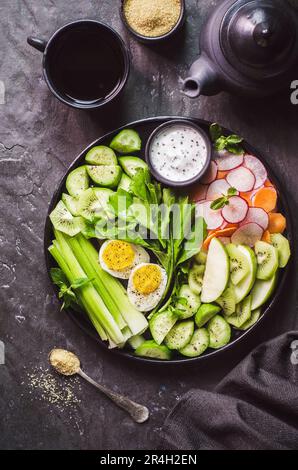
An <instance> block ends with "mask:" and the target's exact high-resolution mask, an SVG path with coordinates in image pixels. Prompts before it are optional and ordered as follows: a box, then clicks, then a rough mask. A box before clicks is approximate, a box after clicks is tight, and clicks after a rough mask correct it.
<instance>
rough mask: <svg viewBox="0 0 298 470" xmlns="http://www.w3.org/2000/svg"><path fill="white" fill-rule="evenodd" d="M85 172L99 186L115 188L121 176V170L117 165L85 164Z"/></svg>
mask: <svg viewBox="0 0 298 470" xmlns="http://www.w3.org/2000/svg"><path fill="white" fill-rule="evenodd" d="M87 172H88V175H89V176H90V178H91V179H92V181H94V183H96V184H98V185H99V186H106V187H107V188H115V187H116V186H117V185H118V183H119V181H120V178H121V174H122V170H121V167H120V166H119V165H116V166H109V165H98V166H96V165H92V166H91V165H87Z"/></svg>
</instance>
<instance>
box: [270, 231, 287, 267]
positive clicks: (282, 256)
mask: <svg viewBox="0 0 298 470" xmlns="http://www.w3.org/2000/svg"><path fill="white" fill-rule="evenodd" d="M271 243H272V244H273V246H274V247H275V248H276V249H277V252H278V264H279V267H280V268H284V267H285V266H286V265H287V264H288V261H289V259H290V256H291V249H290V243H289V240H288V239H287V238H286V237H284V236H283V235H281V233H273V234H272V235H271Z"/></svg>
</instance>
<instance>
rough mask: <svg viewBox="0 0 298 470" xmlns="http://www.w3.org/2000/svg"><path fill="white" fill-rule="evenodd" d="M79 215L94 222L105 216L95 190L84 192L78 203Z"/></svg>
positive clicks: (90, 189)
mask: <svg viewBox="0 0 298 470" xmlns="http://www.w3.org/2000/svg"><path fill="white" fill-rule="evenodd" d="M78 210H79V215H81V216H82V217H84V219H86V220H89V221H90V222H94V221H95V220H98V219H99V218H100V217H102V216H103V215H104V211H103V208H102V205H101V203H100V201H99V199H98V197H97V195H96V192H95V191H94V189H93V188H89V189H87V190H86V191H84V192H83V193H82V194H81V195H80V197H79V201H78Z"/></svg>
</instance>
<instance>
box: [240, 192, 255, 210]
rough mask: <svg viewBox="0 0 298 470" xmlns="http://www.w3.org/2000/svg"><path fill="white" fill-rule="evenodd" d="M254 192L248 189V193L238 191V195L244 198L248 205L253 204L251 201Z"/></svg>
mask: <svg viewBox="0 0 298 470" xmlns="http://www.w3.org/2000/svg"><path fill="white" fill-rule="evenodd" d="M254 194H255V191H249V192H248V193H240V194H239V196H240V197H242V199H245V201H246V202H247V204H248V205H249V207H252V206H253V203H252V196H253V195H254Z"/></svg>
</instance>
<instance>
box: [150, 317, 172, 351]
mask: <svg viewBox="0 0 298 470" xmlns="http://www.w3.org/2000/svg"><path fill="white" fill-rule="evenodd" d="M176 321H177V315H175V314H174V313H173V312H170V311H169V310H165V311H164V312H157V313H155V314H154V315H153V317H152V318H151V319H150V321H149V328H150V331H151V334H152V337H153V339H154V341H155V342H156V343H157V344H161V343H162V342H163V340H164V339H165V337H166V336H167V334H168V333H169V331H170V330H171V329H172V328H173V326H174V325H175V323H176Z"/></svg>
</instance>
